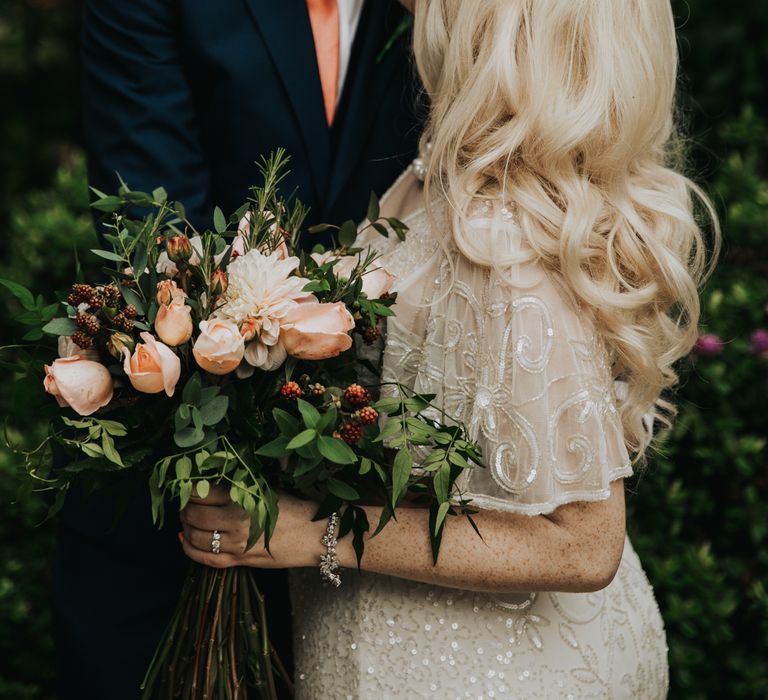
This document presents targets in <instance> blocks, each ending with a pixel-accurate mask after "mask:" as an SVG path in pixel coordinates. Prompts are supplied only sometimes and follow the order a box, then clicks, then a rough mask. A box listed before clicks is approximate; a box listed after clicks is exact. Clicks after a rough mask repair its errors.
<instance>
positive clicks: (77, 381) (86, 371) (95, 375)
mask: <svg viewBox="0 0 768 700" xmlns="http://www.w3.org/2000/svg"><path fill="white" fill-rule="evenodd" d="M43 386H44V387H45V390H46V391H47V392H48V393H49V394H51V395H52V396H54V397H56V401H58V403H59V406H61V407H62V408H65V407H67V406H69V407H70V408H71V409H72V410H73V411H75V412H76V413H79V414H80V415H81V416H90V415H91V414H92V413H94V412H95V411H97V410H98V409H100V408H102V407H103V406H106V405H107V404H108V403H109V402H110V401H111V400H112V375H111V374H110V373H109V370H108V369H107V368H106V367H105V366H104V365H102V364H101V363H99V362H94V361H93V360H86V359H84V358H82V357H80V355H72V356H71V357H62V358H59V359H58V360H54V361H53V364H52V365H45V379H44V380H43Z"/></svg>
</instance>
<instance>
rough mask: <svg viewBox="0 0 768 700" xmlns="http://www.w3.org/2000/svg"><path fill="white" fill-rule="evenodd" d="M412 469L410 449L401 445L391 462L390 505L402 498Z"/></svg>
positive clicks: (395, 503) (393, 505)
mask: <svg viewBox="0 0 768 700" xmlns="http://www.w3.org/2000/svg"><path fill="white" fill-rule="evenodd" d="M412 471H413V457H412V456H411V453H410V451H409V450H408V449H407V448H405V447H403V448H402V449H400V450H398V451H397V454H396V455H395V460H394V462H393V463H392V507H393V508H394V507H395V506H396V505H397V503H398V501H399V500H400V499H401V498H402V496H403V494H404V493H405V490H406V488H407V486H408V480H409V479H410V478H411V472H412Z"/></svg>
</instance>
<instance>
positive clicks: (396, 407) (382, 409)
mask: <svg viewBox="0 0 768 700" xmlns="http://www.w3.org/2000/svg"><path fill="white" fill-rule="evenodd" d="M402 404H403V402H402V401H401V400H400V399H394V398H387V399H379V400H378V401H377V402H376V403H375V404H374V405H373V407H374V408H375V409H376V410H377V411H378V412H379V413H386V414H387V415H388V416H391V415H392V414H393V413H399V412H400V411H401V410H402V409H401V407H402Z"/></svg>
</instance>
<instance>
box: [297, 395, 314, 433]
mask: <svg viewBox="0 0 768 700" xmlns="http://www.w3.org/2000/svg"><path fill="white" fill-rule="evenodd" d="M296 403H297V405H298V407H299V413H301V417H302V418H303V419H304V425H306V426H307V428H316V427H317V424H318V423H319V422H320V412H319V411H318V410H317V409H316V408H315V407H314V406H313V405H312V404H311V403H308V402H306V401H304V399H298V400H297V401H296Z"/></svg>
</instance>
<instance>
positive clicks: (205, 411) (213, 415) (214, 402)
mask: <svg viewBox="0 0 768 700" xmlns="http://www.w3.org/2000/svg"><path fill="white" fill-rule="evenodd" d="M228 407H229V398H228V397H226V396H216V397H214V398H213V399H211V400H210V401H208V403H204V404H203V405H202V406H201V408H200V416H201V417H202V419H203V425H208V426H213V425H216V424H217V423H219V422H220V421H221V420H223V419H224V417H225V416H226V415H227V408H228Z"/></svg>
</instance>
